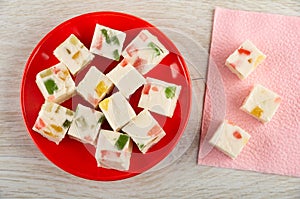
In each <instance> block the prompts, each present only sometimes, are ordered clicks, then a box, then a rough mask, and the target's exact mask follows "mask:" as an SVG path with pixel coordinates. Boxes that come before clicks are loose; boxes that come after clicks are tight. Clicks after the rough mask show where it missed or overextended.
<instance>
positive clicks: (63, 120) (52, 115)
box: [32, 100, 74, 145]
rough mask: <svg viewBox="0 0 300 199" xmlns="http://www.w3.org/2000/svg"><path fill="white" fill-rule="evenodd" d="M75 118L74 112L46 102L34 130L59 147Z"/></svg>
mask: <svg viewBox="0 0 300 199" xmlns="http://www.w3.org/2000/svg"><path fill="white" fill-rule="evenodd" d="M73 117H74V112H73V111H71V110H69V109H67V108H65V107H63V106H61V105H59V104H56V103H54V102H49V101H47V100H46V101H45V103H44V104H43V105H42V107H41V110H40V112H39V115H38V118H37V119H36V122H35V124H34V126H33V128H32V129H33V130H34V131H36V132H37V133H39V134H41V135H42V136H44V137H45V138H47V139H48V140H50V141H52V142H55V143H56V144H57V145H58V144H59V143H60V141H61V140H62V139H63V138H64V137H65V135H66V133H67V131H68V129H69V127H70V125H71V122H72V120H73Z"/></svg>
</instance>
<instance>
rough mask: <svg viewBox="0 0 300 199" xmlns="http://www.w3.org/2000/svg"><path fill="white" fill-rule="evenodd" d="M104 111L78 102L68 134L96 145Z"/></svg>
mask: <svg viewBox="0 0 300 199" xmlns="http://www.w3.org/2000/svg"><path fill="white" fill-rule="evenodd" d="M104 119H105V117H104V115H103V113H101V112H100V111H96V110H94V109H91V108H89V107H86V106H83V105H81V104H78V106H77V108H76V112H75V115H74V119H73V122H72V124H71V126H70V129H69V131H68V135H69V136H70V137H71V138H74V139H76V140H78V141H80V142H83V143H89V144H92V145H96V143H97V138H98V134H99V131H100V128H101V124H102V122H103V120H104Z"/></svg>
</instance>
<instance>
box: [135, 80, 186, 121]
mask: <svg viewBox="0 0 300 199" xmlns="http://www.w3.org/2000/svg"><path fill="white" fill-rule="evenodd" d="M180 91H181V86H178V85H176V84H172V83H168V82H165V81H161V80H158V79H154V78H150V77H147V78H146V84H145V85H144V87H143V90H142V94H141V97H140V100H139V103H138V107H140V108H144V109H148V110H149V111H152V112H155V113H158V114H161V115H164V116H167V117H173V114H174V111H175V108H176V105H177V100H178V98H179V94H180Z"/></svg>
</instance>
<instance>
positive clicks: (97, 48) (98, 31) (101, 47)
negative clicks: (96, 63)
mask: <svg viewBox="0 0 300 199" xmlns="http://www.w3.org/2000/svg"><path fill="white" fill-rule="evenodd" d="M125 38H126V34H125V33H124V32H121V31H119V30H114V29H112V28H109V27H106V26H102V25H99V24H96V27H95V32H94V36H93V40H92V44H91V47H90V51H91V52H92V53H95V54H97V55H101V56H103V57H106V58H109V59H113V60H116V61H119V59H120V55H121V53H122V48H123V43H124V41H125Z"/></svg>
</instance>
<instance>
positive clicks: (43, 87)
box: [35, 63, 76, 104]
mask: <svg viewBox="0 0 300 199" xmlns="http://www.w3.org/2000/svg"><path fill="white" fill-rule="evenodd" d="M35 81H36V84H37V86H38V88H39V89H40V91H41V92H42V94H43V96H44V98H45V100H48V101H52V102H55V103H59V104H60V103H62V102H63V101H65V100H67V99H69V98H71V97H72V96H73V95H74V94H75V91H76V87H75V83H74V81H73V79H72V77H71V75H70V73H69V71H68V69H67V67H66V66H65V65H64V64H63V63H58V64H56V65H54V66H52V67H50V68H47V69H45V70H43V71H41V72H39V73H38V74H37V75H36V80H35Z"/></svg>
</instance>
